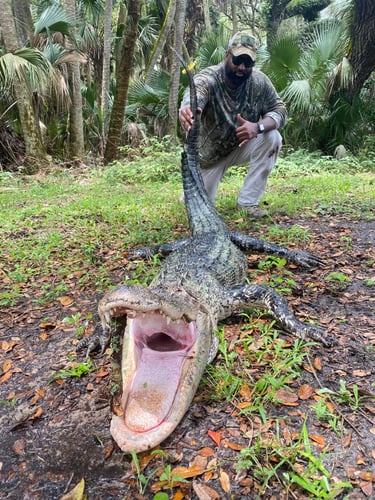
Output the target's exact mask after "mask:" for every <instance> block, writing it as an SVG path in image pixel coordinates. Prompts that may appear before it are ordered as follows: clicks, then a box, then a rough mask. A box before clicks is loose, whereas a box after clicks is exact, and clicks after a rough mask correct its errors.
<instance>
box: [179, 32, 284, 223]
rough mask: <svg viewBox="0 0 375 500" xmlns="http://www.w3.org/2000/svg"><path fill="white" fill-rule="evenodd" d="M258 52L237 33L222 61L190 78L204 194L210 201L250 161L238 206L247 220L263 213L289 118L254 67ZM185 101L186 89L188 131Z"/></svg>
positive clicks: (251, 41)
mask: <svg viewBox="0 0 375 500" xmlns="http://www.w3.org/2000/svg"><path fill="white" fill-rule="evenodd" d="M256 51H257V48H256V44H255V40H254V37H253V36H252V35H251V34H250V33H249V32H247V31H240V32H238V33H236V34H235V35H234V36H233V37H232V38H231V39H230V41H229V44H228V49H227V51H226V53H225V59H224V61H223V62H222V63H221V64H219V65H217V66H211V67H209V68H206V69H204V70H202V71H200V72H199V73H198V74H197V75H195V77H194V81H195V85H196V88H197V98H198V111H199V113H201V129H200V137H199V147H200V167H201V172H202V177H203V182H204V185H205V187H206V190H207V193H208V195H209V197H210V199H211V200H212V201H214V200H215V197H216V192H217V188H218V185H219V182H220V181H221V179H222V177H223V175H224V173H225V172H226V170H227V169H228V168H229V167H231V166H233V165H242V164H244V163H247V162H249V163H250V166H249V170H248V173H247V175H246V177H245V181H244V184H243V186H242V188H241V190H240V192H239V194H238V198H237V208H238V209H243V210H246V212H247V213H248V215H249V216H250V217H251V218H261V217H264V216H266V215H267V212H266V211H265V210H263V209H262V208H261V207H260V206H259V201H260V199H261V197H262V195H263V194H264V192H265V190H266V184H267V179H268V176H269V174H270V173H271V171H272V169H273V167H274V165H275V163H276V159H277V155H278V153H279V151H280V149H281V143H282V140H281V135H280V134H279V132H278V131H277V129H278V128H279V127H281V126H283V125H284V124H285V123H286V120H287V111H286V107H285V105H284V103H283V101H282V100H281V99H280V97H279V96H278V94H277V92H276V90H275V88H274V86H273V85H272V83H271V81H270V80H269V78H268V77H267V76H266V75H265V74H264V73H262V72H261V71H259V70H257V69H256V68H254V64H255V61H256ZM189 103H190V94H189V89H186V91H185V94H184V97H183V100H182V103H181V106H180V111H179V120H180V123H181V125H182V127H183V128H184V129H185V130H186V131H188V130H189V129H190V127H191V125H192V122H193V115H192V112H191V109H190V104H189Z"/></svg>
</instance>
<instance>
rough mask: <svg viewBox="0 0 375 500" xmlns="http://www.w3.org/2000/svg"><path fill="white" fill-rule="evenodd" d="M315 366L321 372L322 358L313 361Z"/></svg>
mask: <svg viewBox="0 0 375 500" xmlns="http://www.w3.org/2000/svg"><path fill="white" fill-rule="evenodd" d="M313 367H314V368H315V370H318V371H319V372H320V371H321V370H322V360H321V359H320V358H315V359H314V361H313Z"/></svg>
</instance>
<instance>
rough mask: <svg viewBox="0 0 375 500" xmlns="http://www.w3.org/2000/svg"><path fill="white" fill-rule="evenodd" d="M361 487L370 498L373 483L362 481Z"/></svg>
mask: <svg viewBox="0 0 375 500" xmlns="http://www.w3.org/2000/svg"><path fill="white" fill-rule="evenodd" d="M359 487H360V488H361V490H362V491H363V493H364V494H365V495H366V496H367V497H370V498H371V497H372V493H373V488H372V483H366V482H363V483H360V485H359Z"/></svg>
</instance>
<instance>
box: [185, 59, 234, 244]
mask: <svg viewBox="0 0 375 500" xmlns="http://www.w3.org/2000/svg"><path fill="white" fill-rule="evenodd" d="M176 54H177V53H176ZM177 57H178V58H179V60H180V62H181V64H182V65H183V66H184V68H185V70H186V73H187V75H188V79H189V87H190V108H191V110H192V113H193V117H194V121H193V125H192V127H191V129H190V130H189V132H188V134H187V138H186V141H185V145H184V152H183V153H182V155H181V170H182V182H183V186H184V195H185V204H186V209H187V213H188V218H189V226H190V230H191V233H192V235H193V236H194V235H197V234H203V233H207V232H216V233H217V232H225V233H227V232H228V228H227V226H226V224H225V222H224V221H223V220H222V218H221V217H220V215H219V214H218V212H217V210H216V208H215V206H214V204H213V203H212V202H211V200H210V199H209V197H208V195H207V191H206V189H205V187H204V184H203V179H202V176H201V172H200V169H199V155H198V151H199V145H198V137H199V129H200V113H198V100H197V91H196V87H195V83H194V78H193V75H192V73H191V71H190V70H189V68H188V67H187V65H186V63H185V61H184V60H183V59H182V58H181V57H180V56H179V55H178V54H177Z"/></svg>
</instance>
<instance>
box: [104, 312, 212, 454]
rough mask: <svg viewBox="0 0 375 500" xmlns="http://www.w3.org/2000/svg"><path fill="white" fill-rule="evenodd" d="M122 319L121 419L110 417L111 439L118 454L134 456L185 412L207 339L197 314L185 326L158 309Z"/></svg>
mask: <svg viewBox="0 0 375 500" xmlns="http://www.w3.org/2000/svg"><path fill="white" fill-rule="evenodd" d="M127 315H128V319H127V325H126V329H125V333H124V344H123V352H122V367H121V371H122V385H123V389H122V390H123V393H122V401H121V413H122V415H121V416H118V415H114V416H113V418H112V422H111V434H112V436H113V438H114V439H115V441H116V442H117V444H118V445H119V447H120V448H121V449H122V450H123V451H128V452H129V451H135V452H136V453H139V452H141V451H145V450H148V449H151V448H153V447H155V446H157V445H158V444H160V443H161V442H162V441H163V440H164V439H166V438H167V437H168V436H169V435H170V434H171V433H172V431H173V430H174V429H175V428H176V426H177V425H178V423H179V422H180V421H181V419H182V417H183V416H184V414H185V413H186V411H187V409H188V407H189V405H190V403H191V400H192V399H193V397H194V394H195V392H196V389H197V387H198V384H199V381H200V379H201V377H202V374H203V371H204V368H205V366H206V364H207V360H208V355H209V350H210V344H211V334H210V331H207V324H206V322H207V321H206V319H204V318H202V316H201V315H199V317H198V318H197V320H196V321H191V322H185V321H183V320H177V321H174V320H171V319H170V318H169V317H167V316H165V315H164V314H163V313H161V312H160V310H156V311H151V312H150V311H148V312H146V313H144V312H140V311H134V310H133V311H129V310H128V311H127ZM202 332H205V333H203V334H202Z"/></svg>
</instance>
